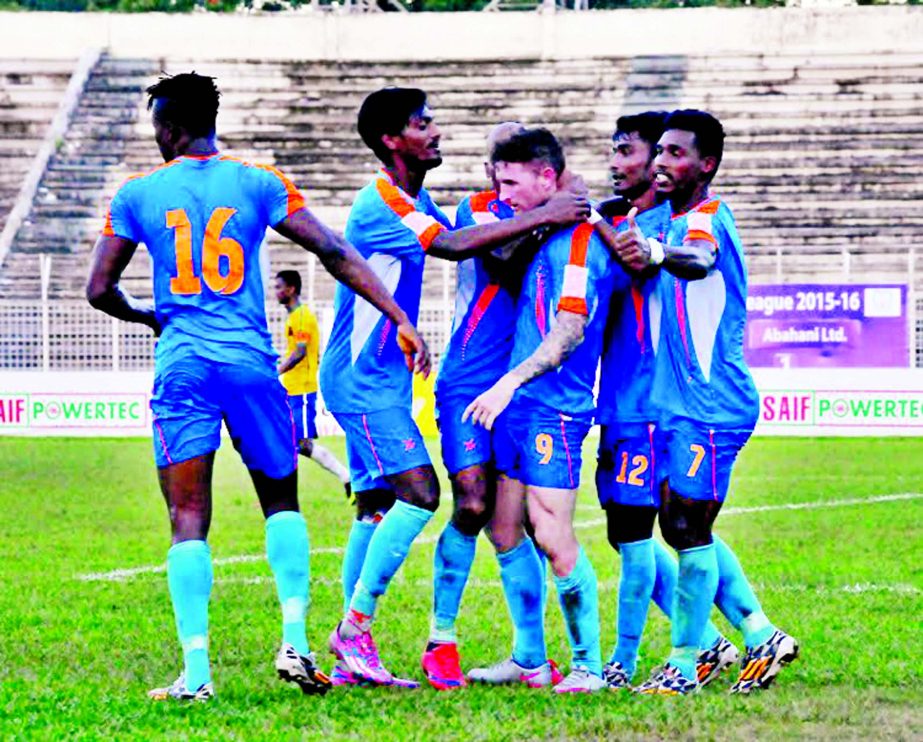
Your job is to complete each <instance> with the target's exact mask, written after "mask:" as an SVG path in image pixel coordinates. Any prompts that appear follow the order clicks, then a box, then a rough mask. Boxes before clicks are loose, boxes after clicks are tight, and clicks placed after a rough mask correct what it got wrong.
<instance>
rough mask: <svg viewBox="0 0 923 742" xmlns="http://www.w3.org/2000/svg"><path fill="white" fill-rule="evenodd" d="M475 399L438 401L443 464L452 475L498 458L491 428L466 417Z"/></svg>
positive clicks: (438, 398) (443, 398) (451, 398)
mask: <svg viewBox="0 0 923 742" xmlns="http://www.w3.org/2000/svg"><path fill="white" fill-rule="evenodd" d="M473 401H474V397H470V398H469V397H466V396H465V397H449V398H446V397H437V398H436V415H437V421H438V423H439V438H440V443H441V445H442V463H443V464H445V468H446V469H447V470H448V472H449V474H456V473H457V472H460V471H461V470H462V469H467V468H468V467H469V466H476V465H477V464H487V463H489V462H491V461H492V460H493V458H494V451H493V435H492V433H491V432H490V431H489V430H487V428H485V427H483V426H481V425H475V424H474V423H473V422H471V420H470V419H469V420H468V421H467V422H462V415H463V414H464V412H465V409H466V408H467V407H468V405H469V404H471V402H473Z"/></svg>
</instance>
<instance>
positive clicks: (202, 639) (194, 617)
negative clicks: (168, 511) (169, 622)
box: [167, 541, 212, 691]
mask: <svg viewBox="0 0 923 742" xmlns="http://www.w3.org/2000/svg"><path fill="white" fill-rule="evenodd" d="M167 585H168V586H169V588H170V599H171V600H172V601H173V614H174V616H175V617H176V633H177V634H178V635H179V641H180V644H181V645H182V647H183V662H184V664H185V670H184V672H185V674H186V688H188V689H189V690H191V691H197V690H198V689H199V688H201V687H202V686H203V685H204V684H205V683H210V682H211V679H212V675H211V669H210V668H209V665H208V599H209V597H210V596H211V591H212V552H211V549H209V548H208V544H207V543H205V542H204V541H181V542H180V543H178V544H173V546H171V547H170V550H169V551H168V552H167Z"/></svg>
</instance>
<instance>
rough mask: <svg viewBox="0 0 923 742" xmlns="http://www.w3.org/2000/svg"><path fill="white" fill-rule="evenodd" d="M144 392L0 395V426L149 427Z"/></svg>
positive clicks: (55, 427) (42, 428) (54, 428)
mask: <svg viewBox="0 0 923 742" xmlns="http://www.w3.org/2000/svg"><path fill="white" fill-rule="evenodd" d="M149 420H150V418H149V410H148V404H147V395H145V394H102V393H100V394H91V393H84V394H42V393H28V394H18V395H17V394H14V395H2V396H0V427H4V428H5V427H16V428H31V429H33V430H49V431H54V430H61V431H67V430H73V429H79V428H90V429H93V430H95V431H98V430H100V429H102V430H108V429H119V428H128V429H138V428H142V429H144V430H147V429H148V423H149Z"/></svg>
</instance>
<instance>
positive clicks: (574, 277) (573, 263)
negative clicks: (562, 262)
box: [558, 223, 593, 315]
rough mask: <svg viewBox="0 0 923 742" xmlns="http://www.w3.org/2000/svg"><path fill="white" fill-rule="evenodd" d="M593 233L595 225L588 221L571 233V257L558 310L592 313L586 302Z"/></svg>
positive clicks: (566, 269)
mask: <svg viewBox="0 0 923 742" xmlns="http://www.w3.org/2000/svg"><path fill="white" fill-rule="evenodd" d="M592 235H593V225H592V224H586V223H584V224H581V225H579V226H578V227H577V228H576V229H574V232H573V234H572V235H571V240H570V257H569V258H568V261H567V265H566V266H564V285H563V287H562V288H561V299H560V301H559V302H558V311H561V310H562V309H563V310H564V311H565V312H572V313H574V314H583V315H589V313H590V312H589V309H588V307H587V302H586V293H587V282H588V281H589V272H588V271H587V267H586V256H587V251H588V249H589V246H590V237H592Z"/></svg>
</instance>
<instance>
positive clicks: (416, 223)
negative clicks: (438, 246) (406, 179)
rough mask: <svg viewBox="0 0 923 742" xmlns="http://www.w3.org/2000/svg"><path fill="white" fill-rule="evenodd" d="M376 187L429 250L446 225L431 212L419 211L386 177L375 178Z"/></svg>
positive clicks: (422, 244)
mask: <svg viewBox="0 0 923 742" xmlns="http://www.w3.org/2000/svg"><path fill="white" fill-rule="evenodd" d="M375 188H376V189H377V191H378V195H379V196H381V200H382V201H384V202H385V205H386V206H387V207H388V208H389V209H391V211H393V212H394V213H395V214H397V216H398V217H399V218H400V220H401V223H402V224H403V225H404V226H405V227H407V228H408V229H409V230H410V231H411V232H413V233H414V234H415V235H416V236H417V239H418V240H419V241H420V246H421V247H422V248H423V250H424V251H426V250H429V246H430V245H432V244H433V240H435V239H436V236H437V235H438V234H439V233H440V232H442V231H444V230H445V227H444V226H443V225H442V224H440V223H439V222H438V221H436V220H435V219H434V218H433V217H431V216H430V215H429V214H424V213H423V212H422V211H417V209H416V208H414V206H413V204H411V203H409V202H408V201H407V199H406V198H404V196H403V195H402V193H401V190H400V189H399V188H398V187H397V186H396V185H394V184H393V183H391V182H390V181H389V180H386V179H385V178H384V177H379V178H376V179H375Z"/></svg>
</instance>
